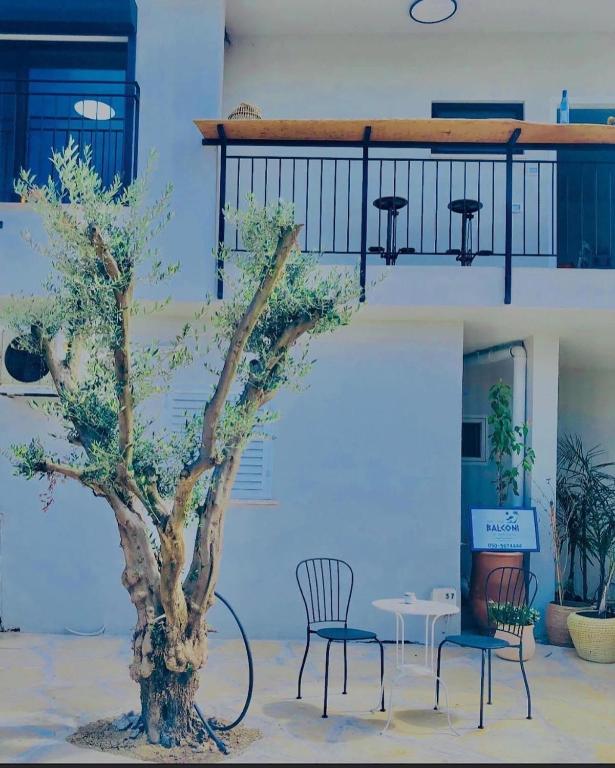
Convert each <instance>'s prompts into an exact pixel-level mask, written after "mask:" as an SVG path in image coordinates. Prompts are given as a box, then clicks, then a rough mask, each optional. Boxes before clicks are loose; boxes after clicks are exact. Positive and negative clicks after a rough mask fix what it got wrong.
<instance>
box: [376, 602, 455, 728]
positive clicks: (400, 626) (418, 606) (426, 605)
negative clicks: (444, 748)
mask: <svg viewBox="0 0 615 768" xmlns="http://www.w3.org/2000/svg"><path fill="white" fill-rule="evenodd" d="M372 605H373V606H374V607H375V608H378V609H379V610H380V611H387V613H393V614H394V615H395V666H396V668H397V675H396V676H395V679H394V681H393V683H392V685H391V695H390V697H389V719H388V720H387V724H386V726H385V729H384V730H385V731H386V730H387V728H388V727H389V724H390V722H391V717H392V714H393V687H394V685H395V682H397V681H398V680H399V679H400V678H401V677H403V676H405V675H407V674H415V675H421V676H425V677H433V678H437V674H436V670H435V668H434V660H435V626H436V622H437V621H438V619H441V618H443V617H446V618H447V619H448V617H449V616H454V615H455V614H457V613H459V608H458V607H457V606H456V605H454V604H453V603H446V602H440V601H436V600H416V601H415V602H414V603H406V602H405V601H404V600H403V599H402V598H401V597H391V598H384V599H382V600H374V601H373V602H372ZM406 616H423V617H424V618H425V663H424V664H406V661H405V649H406V643H405V639H406V638H405V634H406V628H405V621H404V618H405V617H406ZM440 682H441V683H442V685H443V688H444V692H445V695H446V705H447V706H446V714H447V717H448V724H449V727H450V728H451V730H452V731H453V732H454V733H456V731H455V729H454V728H453V726H452V725H451V718H450V713H449V711H448V691H447V690H446V686H445V685H444V682H443V681H442V680H441V681H440Z"/></svg>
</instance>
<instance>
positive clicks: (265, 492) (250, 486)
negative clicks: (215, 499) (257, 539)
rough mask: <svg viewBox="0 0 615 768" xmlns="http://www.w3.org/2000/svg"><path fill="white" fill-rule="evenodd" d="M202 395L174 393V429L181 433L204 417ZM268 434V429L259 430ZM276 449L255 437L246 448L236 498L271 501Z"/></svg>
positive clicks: (264, 427) (237, 482)
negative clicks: (198, 415)
mask: <svg viewBox="0 0 615 768" xmlns="http://www.w3.org/2000/svg"><path fill="white" fill-rule="evenodd" d="M206 399H207V398H206V396H205V395H204V394H203V393H202V392H173V393H171V394H170V396H169V411H170V422H171V429H172V430H173V431H174V432H181V431H182V430H183V428H184V424H185V423H186V421H187V420H190V419H191V418H193V417H194V416H196V415H197V414H199V413H201V412H202V410H203V407H204V405H205V402H206ZM259 432H261V433H265V434H267V432H268V427H267V426H262V427H259ZM272 458H273V446H272V441H271V439H269V438H265V437H255V438H254V439H253V440H251V441H250V442H249V443H248V444H247V445H246V447H245V450H244V452H243V456H242V457H241V462H240V464H239V470H238V472H237V477H236V479H235V485H234V486H233V492H232V498H234V499H244V500H247V501H250V500H255V501H257V500H261V499H271V497H272V496H271V493H272V484H271V479H272V478H271V474H272V472H271V470H272Z"/></svg>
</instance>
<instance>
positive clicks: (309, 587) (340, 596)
mask: <svg viewBox="0 0 615 768" xmlns="http://www.w3.org/2000/svg"><path fill="white" fill-rule="evenodd" d="M295 575H296V577H297V584H298V585H299V591H300V592H301V597H302V598H303V604H304V605H305V612H306V615H307V621H308V626H309V625H310V624H320V623H329V622H331V623H335V622H340V623H343V624H346V622H347V621H348V608H349V606H350V598H351V597H352V587H353V583H354V575H353V573H352V568H351V567H350V566H349V565H348V563H347V562H346V561H345V560H339V559H337V558H335V557H312V558H309V559H308V560H302V561H301V562H300V563H299V565H298V566H297V568H296V571H295Z"/></svg>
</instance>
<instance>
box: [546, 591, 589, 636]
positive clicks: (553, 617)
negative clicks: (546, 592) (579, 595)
mask: <svg viewBox="0 0 615 768" xmlns="http://www.w3.org/2000/svg"><path fill="white" fill-rule="evenodd" d="M583 608H587V606H586V605H584V604H583V603H577V602H573V601H572V600H565V601H564V605H560V604H559V603H549V605H548V606H547V616H546V622H545V623H546V626H547V637H548V639H549V643H550V644H551V645H561V646H563V647H565V648H572V638H571V637H570V630H569V629H568V616H569V615H570V614H571V613H575V611H579V610H582V609H583Z"/></svg>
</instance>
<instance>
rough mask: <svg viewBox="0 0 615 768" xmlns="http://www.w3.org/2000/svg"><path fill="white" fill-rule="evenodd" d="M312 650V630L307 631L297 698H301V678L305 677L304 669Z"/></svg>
mask: <svg viewBox="0 0 615 768" xmlns="http://www.w3.org/2000/svg"><path fill="white" fill-rule="evenodd" d="M309 650H310V630H309V629H308V631H307V642H306V644H305V651H304V652H303V661H302V662H301V669H300V670H299V682H298V683H297V698H298V699H300V698H301V678H302V677H303V668H304V667H305V662H306V660H307V657H308V652H309Z"/></svg>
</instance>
